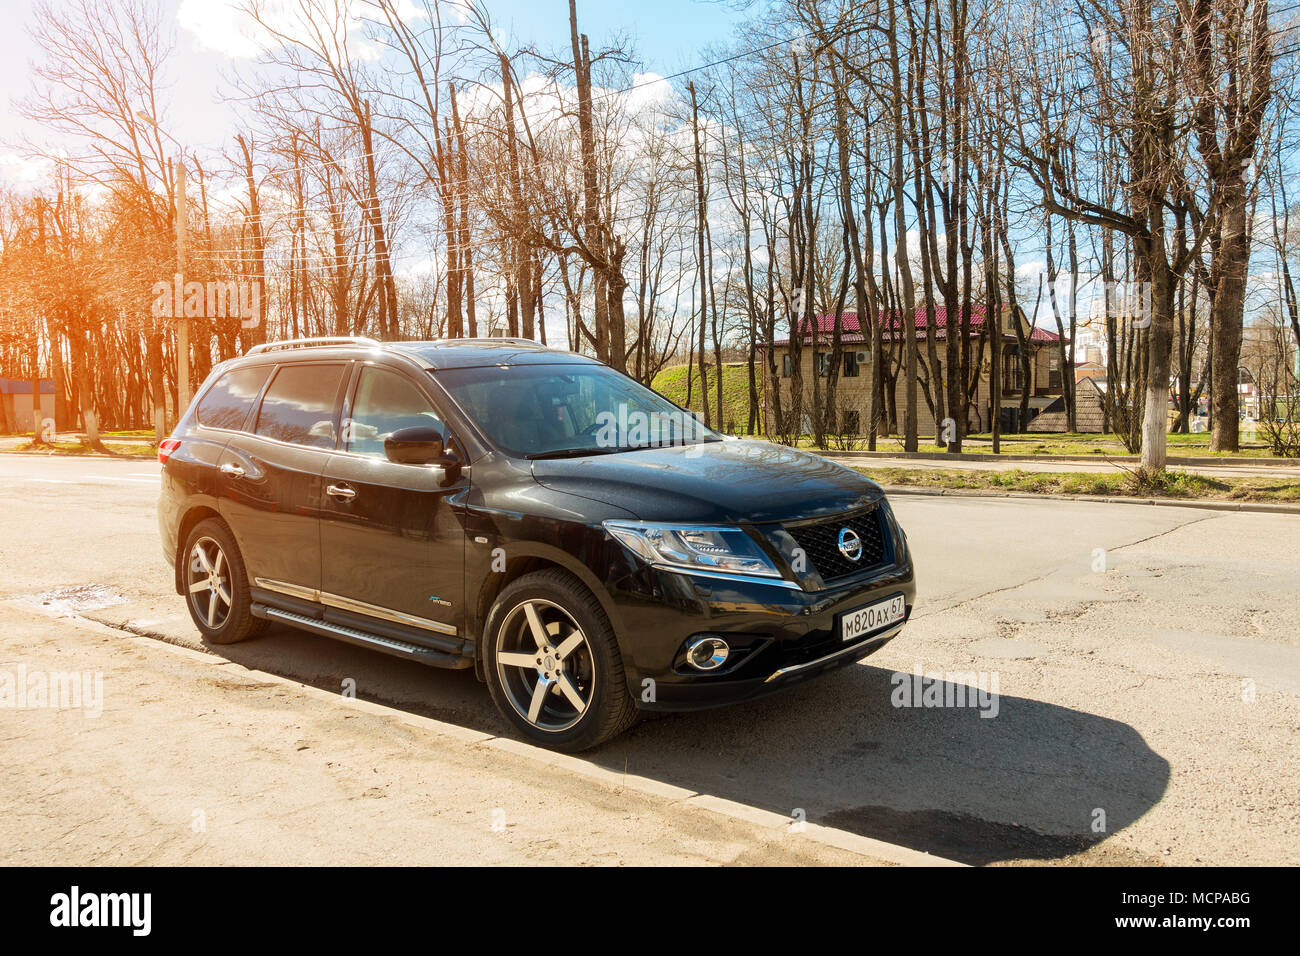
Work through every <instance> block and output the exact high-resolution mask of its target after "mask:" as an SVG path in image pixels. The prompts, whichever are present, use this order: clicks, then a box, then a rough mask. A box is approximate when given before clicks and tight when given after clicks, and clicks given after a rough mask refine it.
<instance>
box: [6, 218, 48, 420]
mask: <svg viewBox="0 0 1300 956" xmlns="http://www.w3.org/2000/svg"><path fill="white" fill-rule="evenodd" d="M36 219H37V226H36V228H37V234H38V236H39V242H40V246H41V264H42V267H44V265H45V200H44V199H41V198H39V197H38V198H37V200H36ZM51 351H53V350H51ZM16 404H17V401H16V400H15V405H16ZM17 411H18V410H17V409H16V408H15V409H14V413H15V415H17ZM40 442H41V321H40V319H39V318H38V317H37V316H36V314H35V313H33V315H32V444H33V445H38V444H40Z"/></svg>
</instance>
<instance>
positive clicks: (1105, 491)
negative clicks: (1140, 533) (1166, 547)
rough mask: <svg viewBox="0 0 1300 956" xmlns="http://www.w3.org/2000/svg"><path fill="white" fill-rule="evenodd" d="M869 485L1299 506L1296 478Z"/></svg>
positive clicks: (889, 473) (987, 477)
mask: <svg viewBox="0 0 1300 956" xmlns="http://www.w3.org/2000/svg"><path fill="white" fill-rule="evenodd" d="M857 470H858V471H860V472H862V474H864V475H866V476H867V477H868V478H870V479H871V480H872V481H875V482H878V483H880V484H882V485H889V486H894V487H916V488H941V489H959V490H960V489H968V490H975V491H1014V492H1024V493H1029V494H1048V495H1101V496H1117V497H1138V498H1181V499H1201V500H1204V499H1210V500H1225V501H1264V502H1293V503H1300V479H1298V478H1210V477H1207V476H1205V475H1192V474H1188V473H1187V472H1183V471H1177V470H1170V471H1165V472H1163V473H1162V474H1161V475H1159V476H1157V477H1156V478H1155V479H1148V478H1143V477H1142V476H1140V475H1137V474H1132V473H1129V472H1123V471H1119V472H1105V473H1101V474H1084V473H1077V472H1030V471H1021V470H1019V469H1016V470H1013V471H957V470H952V471H945V470H934V471H931V470H923V469H910V468H859V469H857Z"/></svg>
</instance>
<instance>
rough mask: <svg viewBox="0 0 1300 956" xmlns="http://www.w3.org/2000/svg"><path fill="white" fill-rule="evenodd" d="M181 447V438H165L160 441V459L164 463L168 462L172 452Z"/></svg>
mask: <svg viewBox="0 0 1300 956" xmlns="http://www.w3.org/2000/svg"><path fill="white" fill-rule="evenodd" d="M180 447H181V441H180V439H179V438H164V439H163V440H162V441H160V442H159V443H158V460H159V461H160V462H162V463H163V464H164V465H165V464H167V459H168V458H170V457H171V456H172V452H174V451H175V450H176V449H177V448H180Z"/></svg>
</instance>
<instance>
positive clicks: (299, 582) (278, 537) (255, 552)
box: [218, 362, 351, 601]
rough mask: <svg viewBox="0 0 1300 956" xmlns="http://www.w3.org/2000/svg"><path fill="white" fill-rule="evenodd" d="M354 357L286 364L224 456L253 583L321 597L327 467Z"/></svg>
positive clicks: (223, 474) (225, 503)
mask: <svg viewBox="0 0 1300 956" xmlns="http://www.w3.org/2000/svg"><path fill="white" fill-rule="evenodd" d="M350 364H351V363H347V362H301V363H293V364H285V365H281V366H279V367H278V368H277V369H276V371H275V374H274V375H273V377H272V378H271V381H270V383H269V384H268V385H267V386H266V388H265V390H264V391H263V394H262V400H261V403H260V404H259V406H258V410H257V414H256V416H255V417H254V419H253V422H252V425H251V433H249V432H243V433H239V434H236V435H234V436H233V437H232V438H231V439H230V442H229V444H227V445H226V449H225V451H224V452H223V453H222V455H221V459H220V462H219V464H218V470H219V473H220V474H219V479H218V480H219V481H220V482H221V483H222V496H221V499H220V505H219V506H218V510H219V511H220V512H221V515H222V517H224V518H225V519H226V523H227V524H229V525H230V527H231V530H232V531H234V533H235V540H236V542H237V543H238V545H239V550H240V552H241V554H243V556H244V564H245V566H246V568H247V570H248V577H249V583H250V584H251V585H252V586H253V587H254V588H258V589H262V590H268V591H274V592H277V593H280V594H288V595H291V596H293V597H298V598H301V599H303V600H308V601H314V600H316V599H317V597H318V595H317V592H318V591H319V589H320V511H321V497H322V495H321V472H322V471H323V470H324V468H325V462H326V460H327V459H328V457H329V455H330V453H331V452H332V451H333V450H334V447H335V445H336V443H337V441H336V439H337V434H338V418H339V414H340V411H339V409H340V403H341V399H342V396H343V392H344V389H345V387H346V383H347V379H348V375H347V373H348V371H349V370H350Z"/></svg>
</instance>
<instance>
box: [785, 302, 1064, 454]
mask: <svg viewBox="0 0 1300 956" xmlns="http://www.w3.org/2000/svg"><path fill="white" fill-rule="evenodd" d="M934 312H935V316H934V318H935V341H936V351H937V353H938V362H939V371H940V379H941V381H940V383H939V387H940V388H942V387H943V385H942V379H944V378H946V373H945V366H946V362H947V355H946V349H947V338H948V333H949V326H950V323H949V321H948V310H947V309H946V308H945V307H944V306H942V305H939V306H936V307H935V309H934ZM1001 318H1002V321H1001V322H1000V323H999V326H1000V328H999V331H1000V333H1001V334H1000V335H999V336H998V339H999V341H998V343H997V345H996V348H997V350H998V354H999V361H1000V362H1001V365H1000V366H999V370H1000V377H1001V386H1002V387H1001V393H1002V395H1001V403H1000V404H1001V407H1002V414H1003V426H1004V428H1006V429H1007V430H1012V428H1013V426H1014V425H1015V424H1017V423H1016V422H1015V418H1016V417H1017V416H1018V414H1019V406H1020V398H1021V395H1022V389H1023V386H1024V379H1023V375H1024V372H1023V367H1022V362H1021V359H1020V351H1021V347H1022V346H1021V342H1020V337H1019V336H1017V335H1016V330H1015V326H1014V325H1013V324H1012V322H1014V319H1012V317H1011V314H1010V312H1009V311H1004V312H1003V313H1002V317H1001ZM901 319H902V317H901V316H899V315H897V314H895V315H894V316H893V317H892V319H891V318H889V317H886V316H884V315H883V314H882V326H881V334H882V338H883V341H884V348H883V349H882V351H883V352H884V354H885V358H886V360H887V362H888V363H889V365H888V371H887V372H886V381H891V380H892V381H893V382H894V390H895V396H896V401H897V408H898V419H899V421H898V427H899V429H900V430H901V429H902V427H903V422H902V417H903V410H904V408H905V402H906V400H905V397H904V388H905V381H904V376H903V375H902V374H901V372H900V369H901V364H902V361H903V347H902V341H901V339H902V336H903V335H904V334H906V333H905V332H904V328H905V327H906V326H908V325H910V326H911V332H912V334H913V335H914V336H915V337H916V342H917V365H918V373H917V378H918V382H917V431H918V434H920V435H927V434H929V435H933V434H935V433H936V432H937V430H938V429H937V427H936V424H935V420H934V412H933V407H934V385H935V383H933V382H932V381H931V379H932V378H933V375H932V371H931V368H930V363H929V356H928V349H927V346H926V335H927V317H926V310H925V307H924V306H922V307H919V308H917V309H916V311H915V313H914V314H913V316H912V320H911V322H910V323H908V322H907V321H906V320H901ZM900 320H901V321H900ZM986 321H987V313H986V310H985V308H984V307H983V306H974V307H972V308H971V310H970V317H969V321H968V322H965V323H963V322H961V321H960V320H958V321H955V322H953V323H951V325H952V327H953V328H954V329H955V330H956V332H957V334H959V335H960V334H961V331H962V328H963V326H964V327H965V329H966V332H967V335H968V336H969V338H970V340H971V347H972V349H974V348H980V349H981V353H980V359H981V361H980V378H979V387H978V393H977V395H976V396H975V398H974V400H973V401H972V402H971V406H970V408H968V409H967V429H968V431H969V432H985V431H988V430H989V428H990V424H991V421H992V414H993V401H992V396H991V393H990V391H989V371H990V368H989V358H990V356H991V354H992V352H993V349H994V347H995V346H994V344H993V343H992V342H991V341H990V336H989V335H988V333H987V332H986V331H985V322H986ZM835 327H836V317H835V316H834V315H832V314H823V315H817V316H815V317H814V318H813V319H812V320H807V319H805V320H804V322H803V323H802V324H801V329H802V331H803V336H802V348H801V349H800V368H801V370H802V381H803V389H804V402H803V405H804V407H805V408H810V407H811V396H812V383H813V374H814V369H816V371H817V374H818V375H819V376H820V377H821V379H822V380H823V381H824V380H825V379H827V378H829V376H830V370H831V368H832V367H834V368H836V369H837V370H838V375H837V378H836V404H837V405H839V406H840V411H839V414H838V418H839V421H838V422H837V427H836V428H835V429H833V430H832V431H835V432H843V433H854V432H857V431H859V430H861V431H865V430H866V426H867V424H868V423H867V415H868V414H869V410H870V407H871V406H870V398H871V396H870V389H871V370H870V366H871V363H872V361H873V356H872V354H871V341H870V340H871V336H870V328H869V327H868V328H866V329H864V328H863V323H861V322H860V321H859V320H858V316H857V314H856V313H853V312H846V313H844V314H843V315H842V316H840V317H839V333H840V343H839V350H838V354H836V350H835V347H834V338H835ZM1022 333H1023V337H1024V340H1025V342H1024V346H1023V347H1024V348H1025V349H1027V350H1028V352H1029V359H1030V361H1029V383H1028V384H1029V407H1030V420H1032V419H1033V418H1034V417H1035V416H1036V415H1037V413H1038V412H1039V411H1041V410H1042V409H1044V408H1046V407H1047V406H1049V405H1051V404H1052V403H1053V402H1055V401H1056V400H1057V399H1059V398H1060V397H1061V394H1062V385H1061V364H1060V362H1061V350H1060V336H1058V335H1057V334H1056V333H1055V332H1052V331H1050V330H1048V329H1044V328H1039V327H1037V326H1032V325H1028V324H1026V325H1025V326H1024V327H1023V328H1022ZM981 342H982V346H981ZM790 346H791V342H790V339H789V338H785V339H778V340H777V341H774V342H770V343H768V344H767V345H766V346H765V348H770V349H772V350H773V353H774V357H775V361H776V374H777V381H778V384H779V387H780V388H781V389H782V396H781V401H782V408H783V409H788V408H789V407H790V405H789V397H790V388H791V386H792V383H793V381H794V375H793V372H794V367H793V355H792V354H791V347H790ZM974 363H975V356H973V355H972V357H971V364H972V366H973V365H974ZM819 384H820V383H819ZM945 398H946V395H945ZM774 404H775V403H773V402H771V401H766V402H764V424H765V427H766V428H767V431H768V433H769V434H771V433H772V432H773V431H774V430H776V429H775V426H776V423H775V422H773V421H770V420H769V419H770V418H771V417H773V414H774V410H775V409H774ZM1023 424H1027V423H1023ZM808 426H809V422H808V419H807V416H805V422H804V426H803V428H802V429H801V430H802V431H804V432H805V433H806V432H808V431H810V430H811V429H810V428H809V427H808Z"/></svg>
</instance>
